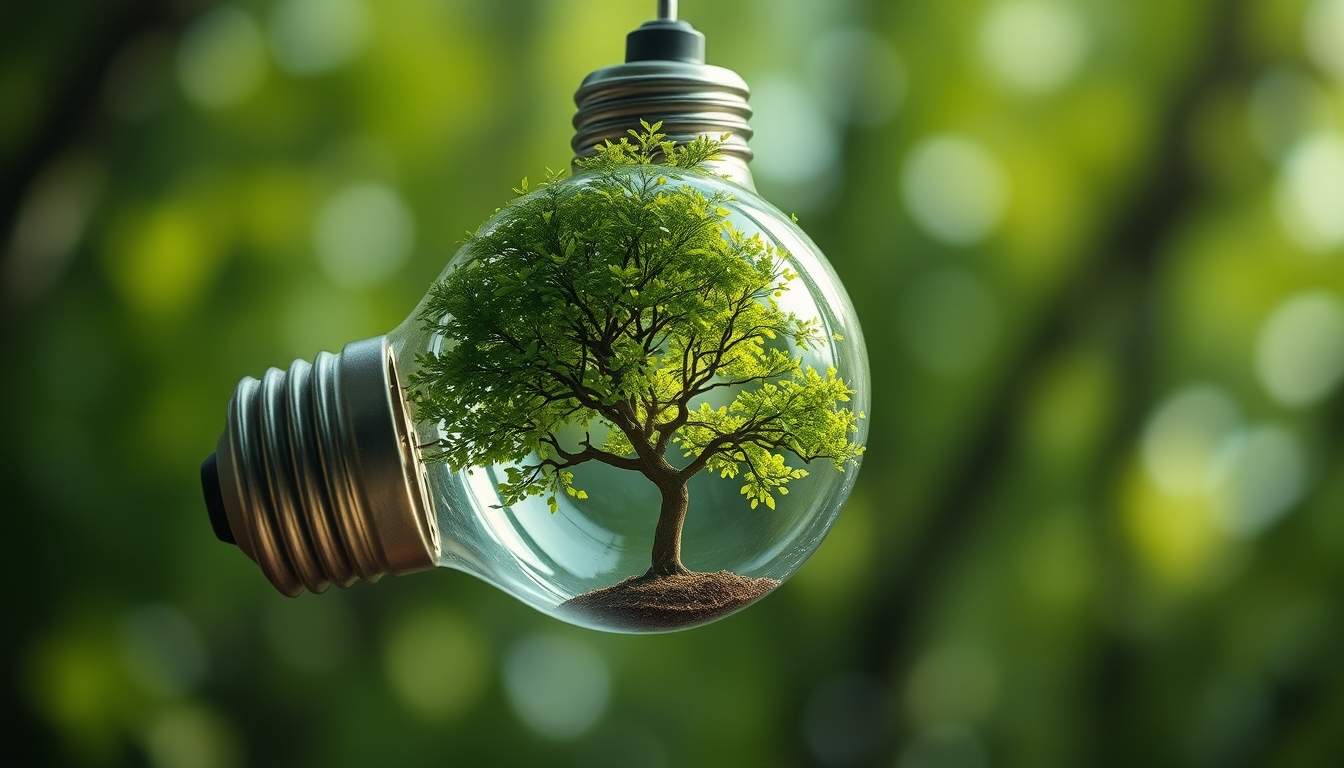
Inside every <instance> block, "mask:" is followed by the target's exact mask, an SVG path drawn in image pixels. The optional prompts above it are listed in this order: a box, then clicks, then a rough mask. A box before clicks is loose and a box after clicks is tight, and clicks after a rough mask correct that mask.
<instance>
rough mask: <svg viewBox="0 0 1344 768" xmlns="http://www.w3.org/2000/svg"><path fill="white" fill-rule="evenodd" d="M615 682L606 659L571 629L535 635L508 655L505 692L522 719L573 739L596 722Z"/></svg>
mask: <svg viewBox="0 0 1344 768" xmlns="http://www.w3.org/2000/svg"><path fill="white" fill-rule="evenodd" d="M610 688H611V679H610V675H609V673H608V672H607V664H606V662H605V661H603V659H602V657H601V656H599V655H598V653H597V651H595V650H593V648H592V646H590V645H588V644H587V643H585V642H583V641H581V640H577V639H574V638H571V637H569V636H567V635H558V634H544V635H533V636H532V637H528V638H524V639H523V640H520V641H518V642H517V643H515V644H514V645H513V647H511V648H509V651H508V654H507V655H506V656H505V657H504V692H505V693H506V694H507V695H508V698H509V703H510V704H511V705H513V711H514V712H515V713H517V715H518V719H519V720H522V721H523V724H524V725H526V726H527V727H529V728H531V729H532V730H534V731H536V732H537V733H539V734H541V735H542V736H546V737H548V738H552V739H561V740H564V739H572V738H575V737H578V736H581V735H582V734H583V733H585V732H586V731H588V730H589V729H591V728H592V727H593V726H594V725H596V724H597V721H598V719H599V718H600V717H601V716H602V712H603V710H605V709H606V706H607V696H608V694H609V692H610Z"/></svg>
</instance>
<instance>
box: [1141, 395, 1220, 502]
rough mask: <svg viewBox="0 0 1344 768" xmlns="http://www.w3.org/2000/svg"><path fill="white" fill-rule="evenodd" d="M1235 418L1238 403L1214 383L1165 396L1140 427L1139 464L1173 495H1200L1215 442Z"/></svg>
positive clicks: (1215, 449)
mask: <svg viewBox="0 0 1344 768" xmlns="http://www.w3.org/2000/svg"><path fill="white" fill-rule="evenodd" d="M1239 419H1240V416H1239V413H1238V410H1237V406H1236V403H1234V402H1233V401H1232V399H1231V398H1230V397H1229V396H1228V395H1227V394H1225V393H1224V392H1223V391H1222V390H1221V389H1217V388H1215V387H1212V386H1208V385H1196V386H1191V387H1187V388H1185V389H1182V390H1180V391H1178V392H1176V393H1174V394H1172V395H1170V396H1168V397H1167V399H1166V400H1164V401H1162V403H1161V404H1160V405H1158V407H1157V408H1156V410H1155V411H1154V412H1153V415H1152V416H1151V417H1150V418H1149V420H1148V424H1147V425H1146V426H1145V427H1144V430H1143V443H1142V451H1143V466H1144V469H1146V470H1147V472H1148V476H1149V477H1150V478H1151V479H1152V481H1153V484H1154V485H1156V486H1157V487H1158V488H1160V489H1161V490H1163V491H1165V492H1166V493H1168V494H1170V495H1172V496H1193V495H1199V494H1202V493H1203V492H1204V491H1205V489H1206V488H1207V484H1208V481H1209V477H1210V473H1211V472H1212V471H1213V467H1214V464H1215V461H1216V460H1217V456H1218V450H1219V447H1220V446H1221V445H1222V443H1223V441H1224V440H1225V439H1227V438H1228V437H1229V436H1231V434H1232V432H1233V431H1234V430H1235V429H1236V428H1237V425H1238V423H1239Z"/></svg>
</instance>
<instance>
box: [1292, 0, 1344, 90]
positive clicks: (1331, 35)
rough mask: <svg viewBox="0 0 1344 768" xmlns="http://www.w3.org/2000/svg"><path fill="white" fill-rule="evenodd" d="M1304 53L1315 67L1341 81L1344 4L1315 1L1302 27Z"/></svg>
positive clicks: (1338, 0) (1343, 72)
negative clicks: (1304, 44) (1309, 57)
mask: <svg viewBox="0 0 1344 768" xmlns="http://www.w3.org/2000/svg"><path fill="white" fill-rule="evenodd" d="M1302 36H1303V38H1304V42H1305V43H1306V47H1307V53H1308V54H1309V55H1310V56H1311V58H1312V60H1313V61H1315V62H1316V66H1318V67H1320V68H1321V69H1322V70H1323V71H1325V72H1327V73H1329V74H1331V75H1333V76H1335V77H1336V78H1338V79H1340V80H1344V0H1316V2H1314V3H1312V5H1311V7H1310V8H1308V9H1307V13H1306V16H1305V17H1304V19H1303V23H1302Z"/></svg>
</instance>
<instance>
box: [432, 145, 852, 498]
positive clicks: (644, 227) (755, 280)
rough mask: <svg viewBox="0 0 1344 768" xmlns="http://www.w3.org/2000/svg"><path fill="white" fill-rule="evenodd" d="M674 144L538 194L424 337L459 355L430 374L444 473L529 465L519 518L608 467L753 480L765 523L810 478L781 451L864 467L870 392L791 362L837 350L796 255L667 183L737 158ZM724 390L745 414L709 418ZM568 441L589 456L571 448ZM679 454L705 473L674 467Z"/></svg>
mask: <svg viewBox="0 0 1344 768" xmlns="http://www.w3.org/2000/svg"><path fill="white" fill-rule="evenodd" d="M658 127H659V126H658V125H656V124H655V125H648V124H645V125H644V132H643V133H635V132H633V131H632V132H631V133H632V135H633V138H634V139H635V140H634V142H633V143H632V142H630V141H629V140H626V139H622V141H621V142H619V143H611V142H608V143H607V144H606V145H604V146H602V147H600V148H599V149H598V152H597V154H596V155H594V156H593V157H592V158H590V159H588V160H586V161H584V162H583V163H582V165H581V168H582V170H584V171H585V172H586V173H585V175H584V176H583V177H580V178H576V179H574V180H572V181H566V182H563V183H557V182H558V181H559V179H558V178H557V177H556V176H555V175H554V174H552V175H551V176H550V177H549V178H548V179H547V181H546V182H545V183H544V184H542V185H541V186H540V187H538V188H537V189H535V190H529V188H528V186H527V184H526V182H524V184H523V185H522V186H521V187H520V188H519V189H518V190H516V191H517V192H518V193H519V195H520V197H519V198H518V199H517V200H515V201H514V202H513V203H511V204H510V205H509V206H507V207H506V209H505V215H504V216H502V217H501V218H500V219H499V220H498V221H497V222H495V223H492V224H491V225H490V226H489V227H486V228H482V229H481V230H480V231H478V232H477V233H476V234H475V235H473V236H472V237H471V238H470V239H469V240H468V242H467V244H466V253H467V260H466V261H465V262H464V263H462V264H461V265H460V266H459V267H458V268H457V269H455V270H453V271H452V272H451V273H450V274H449V275H447V276H446V277H445V278H444V279H443V280H441V281H440V282H438V283H437V284H435V285H434V287H433V288H432V289H431V292H430V296H429V300H428V302H427V304H426V305H425V309H424V310H423V314H422V315H421V320H422V321H423V322H424V323H425V325H426V327H427V329H428V330H429V331H431V332H433V333H435V334H438V335H440V336H441V337H442V339H443V345H442V347H441V349H440V350H439V351H438V352H436V353H430V354H425V355H422V356H421V358H420V361H419V362H420V366H421V368H420V371H419V372H418V373H416V374H415V375H413V376H412V377H411V390H410V391H411V398H412V400H413V402H414V403H415V406H416V411H417V416H418V418H420V419H422V420H430V421H434V422H438V423H440V424H441V425H442V428H443V432H444V436H443V437H442V438H441V439H440V440H438V441H437V443H436V444H435V445H434V446H432V447H431V448H429V449H428V450H427V451H426V458H427V459H429V460H432V461H443V462H447V463H448V464H449V465H450V466H452V467H454V468H455V469H456V468H462V467H471V466H479V465H486V464H493V463H501V464H511V466H510V467H509V468H508V469H506V470H505V471H506V480H505V482H503V483H501V485H500V490H501V493H502V495H503V501H504V503H505V504H514V503H517V502H518V501H520V500H521V499H523V498H525V497H528V496H533V495H542V494H547V501H548V503H549V505H550V507H551V509H552V511H554V510H555V509H556V508H557V497H558V495H559V494H561V493H567V494H570V495H573V496H577V497H579V498H583V497H585V496H586V494H585V493H584V491H581V490H579V489H576V488H575V487H574V486H573V473H572V472H571V471H570V468H572V467H574V466H576V465H578V464H582V463H584V462H588V461H599V462H602V463H606V464H609V465H611V466H615V467H620V468H623V469H629V470H633V471H639V472H642V473H644V474H645V475H646V476H648V477H649V478H650V479H652V480H654V482H656V483H659V484H660V487H665V484H666V483H669V482H680V483H684V482H686V481H687V480H688V479H689V478H690V477H691V476H693V475H694V474H695V473H697V472H699V471H700V470H702V469H705V468H707V467H708V468H709V469H711V470H713V471H716V472H718V473H719V474H720V475H721V476H722V477H736V476H737V475H738V473H739V472H740V471H742V469H745V473H744V474H743V479H744V481H745V484H744V485H743V487H742V493H743V494H744V495H746V496H747V498H748V500H749V501H750V502H751V506H752V507H753V508H754V507H756V506H757V505H758V504H761V503H764V504H765V505H766V506H768V507H770V508H774V506H775V499H774V496H773V495H772V493H773V492H778V493H780V494H781V495H782V494H784V493H787V489H786V488H784V485H785V484H786V483H788V482H789V481H791V480H795V479H798V478H800V477H803V476H805V475H806V472H805V471H804V470H802V469H796V468H793V467H790V466H788V464H787V463H786V461H785V457H784V456H783V454H781V453H780V451H782V450H788V451H791V452H792V453H794V454H795V455H796V456H798V457H799V458H800V459H802V460H803V461H804V462H811V461H814V460H817V459H825V460H827V461H829V462H830V463H831V464H832V465H833V466H834V467H835V469H837V470H840V471H843V470H844V468H845V465H846V464H847V463H852V462H854V461H855V460H856V459H857V457H858V456H859V455H860V454H861V453H862V452H863V448H862V447H860V446H859V445H857V444H856V443H854V442H852V441H851V440H850V436H851V435H852V434H853V433H854V432H855V431H856V430H857V427H856V424H857V420H858V419H859V418H862V414H855V413H854V412H853V411H852V410H850V409H848V408H845V407H843V405H842V404H843V403H844V402H846V401H847V400H848V397H849V395H850V394H851V393H852V391H851V390H850V389H849V388H848V387H847V386H846V384H845V382H844V381H842V380H841V379H840V378H839V377H837V376H836V373H835V371H834V370H831V371H828V372H827V373H826V375H825V376H822V375H821V374H819V373H818V372H817V371H815V370H813V369H812V368H810V367H809V368H805V367H803V366H802V363H801V356H799V355H796V354H793V353H791V352H790V351H789V347H788V345H787V344H786V343H785V341H786V340H788V341H791V342H792V344H793V348H795V349H798V350H803V351H805V350H807V349H808V348H809V347H810V346H811V345H813V344H815V343H817V341H818V340H819V339H820V334H821V333H822V328H821V322H820V319H819V318H815V317H812V318H803V317H798V316H797V315H795V314H794V313H792V312H787V311H784V310H783V309H781V308H780V306H779V303H778V301H777V299H778V298H780V297H781V296H783V295H784V292H786V291H788V290H789V287H790V283H791V282H792V281H793V280H795V279H797V277H798V275H797V274H796V273H795V272H793V271H792V270H791V269H790V268H789V266H788V262H789V258H790V257H789V254H788V253H787V252H785V251H783V250H781V249H779V248H777V247H776V246H775V245H774V244H772V243H770V242H768V241H766V240H763V239H762V238H761V237H759V236H757V235H752V236H748V235H746V234H745V233H743V232H742V231H740V230H738V229H736V228H735V227H734V226H733V225H732V223H731V222H730V221H729V219H728V216H729V210H728V208H726V207H725V204H726V203H728V202H729V201H730V199H731V198H730V197H729V196H728V195H727V193H724V192H718V193H714V194H711V195H705V194H704V193H702V192H700V191H698V190H697V189H695V188H694V187H692V186H688V185H669V184H668V183H667V182H668V179H669V177H670V176H674V175H676V174H696V173H704V172H706V171H705V170H704V168H705V164H706V163H707V162H709V161H710V160H712V159H713V158H714V157H715V156H716V155H717V152H718V147H719V142H717V141H713V140H710V139H705V138H701V139H697V140H696V141H693V142H690V143H688V144H686V145H685V146H683V147H678V146H677V145H676V144H675V143H674V142H671V141H666V140H664V137H663V136H662V135H661V134H659V133H657V130H658ZM658 158H662V159H664V160H665V161H666V163H667V164H666V165H655V164H654V161H655V160H656V159H658ZM722 388H736V389H737V390H738V391H737V396H736V399H735V400H734V401H733V402H732V404H731V405H729V406H726V407H723V408H720V409H718V410H714V409H712V408H710V407H709V406H708V405H704V404H702V405H700V407H699V408H698V409H696V408H694V407H692V402H693V401H697V400H698V399H703V397H704V396H705V395H706V394H708V393H710V392H711V391H714V390H717V389H722ZM568 425H577V426H578V427H579V428H580V429H581V430H582V433H583V437H582V438H581V439H579V440H578V441H577V445H575V444H562V442H561V440H560V437H559V432H560V430H561V429H562V428H563V427H566V426H568ZM595 431H596V432H597V433H598V435H599V437H601V438H602V439H601V440H600V441H597V440H596V439H595V438H594V432H595ZM603 433H605V434H603ZM673 443H675V444H676V445H677V447H679V448H680V449H681V450H682V452H683V454H684V456H685V457H686V458H689V459H690V463H689V464H688V465H687V466H685V467H683V468H677V467H674V466H673V465H671V464H670V463H669V462H668V461H667V460H666V459H665V453H666V451H667V450H668V448H669V446H670V445H671V444H673Z"/></svg>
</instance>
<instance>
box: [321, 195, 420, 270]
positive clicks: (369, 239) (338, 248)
mask: <svg viewBox="0 0 1344 768" xmlns="http://www.w3.org/2000/svg"><path fill="white" fill-rule="evenodd" d="M414 244H415V220H414V219H413V218H412V217H411V212H410V210H408V209H407V207H406V203H405V202H403V201H402V199H401V196H400V195H398V194H397V193H396V192H395V191H394V190H392V189H390V188H389V187H386V186H384V185H382V184H374V183H367V182H365V183H357V184H350V185H348V186H345V187H342V188H341V189H339V190H337V191H336V193H335V194H333V195H332V196H331V197H330V198H328V200H327V202H326V203H325V204H324V205H323V206H322V209H321V210H320V211H319V212H318V214H317V218H316V220H315V221H314V222H313V246H314V247H315V248H316V250H317V258H318V261H319V263H321V265H322V270H323V271H324V272H325V273H326V275H327V277H329V278H331V280H332V282H334V283H336V284H337V285H340V286H343V287H346V288H368V287H371V286H373V285H376V284H378V283H380V282H382V281H383V280H385V279H387V278H388V277H390V276H392V275H393V274H394V273H396V271H397V270H398V269H400V268H401V266H402V265H403V264H405V263H406V259H407V257H408V256H410V253H411V248H412V247H413V246H414Z"/></svg>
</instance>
